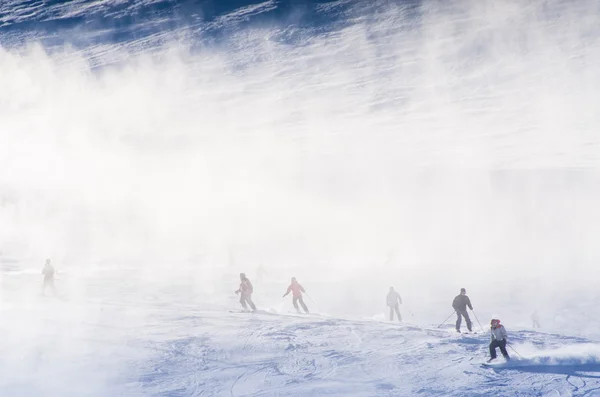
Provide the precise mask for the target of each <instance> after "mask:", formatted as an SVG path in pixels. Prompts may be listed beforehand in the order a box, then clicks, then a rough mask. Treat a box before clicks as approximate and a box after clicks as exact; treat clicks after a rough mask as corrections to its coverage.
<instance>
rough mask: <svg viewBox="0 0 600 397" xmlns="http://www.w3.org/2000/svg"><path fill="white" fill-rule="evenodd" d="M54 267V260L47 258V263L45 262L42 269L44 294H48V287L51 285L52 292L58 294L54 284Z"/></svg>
mask: <svg viewBox="0 0 600 397" xmlns="http://www.w3.org/2000/svg"><path fill="white" fill-rule="evenodd" d="M54 273H55V271H54V267H53V266H52V261H51V260H50V259H46V263H44V268H43V269H42V274H43V275H44V284H42V295H44V296H45V295H46V288H47V287H50V289H51V290H52V293H53V294H54V295H55V296H56V287H55V286H54Z"/></svg>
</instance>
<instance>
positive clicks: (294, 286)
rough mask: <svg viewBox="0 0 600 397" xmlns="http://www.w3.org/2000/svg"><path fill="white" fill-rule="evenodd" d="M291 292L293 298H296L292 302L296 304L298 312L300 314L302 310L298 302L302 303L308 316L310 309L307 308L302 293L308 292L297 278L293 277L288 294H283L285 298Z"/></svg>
mask: <svg viewBox="0 0 600 397" xmlns="http://www.w3.org/2000/svg"><path fill="white" fill-rule="evenodd" d="M290 292H291V293H292V296H293V298H294V299H293V300H292V303H293V304H294V307H295V308H296V311H297V312H298V313H300V308H299V307H298V302H300V305H301V306H302V308H303V309H304V311H305V312H306V313H307V314H308V307H306V304H305V303H304V299H302V293H303V292H306V291H305V290H304V287H303V286H301V285H300V284H299V283H298V281H297V280H296V277H292V283H291V284H290V286H289V287H288V289H287V291H286V293H285V294H283V297H284V298H285V297H286V296H288V294H289V293H290Z"/></svg>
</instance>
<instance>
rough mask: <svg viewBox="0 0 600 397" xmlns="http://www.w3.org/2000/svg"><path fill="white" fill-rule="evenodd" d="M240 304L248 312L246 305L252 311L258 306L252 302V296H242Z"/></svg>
mask: <svg viewBox="0 0 600 397" xmlns="http://www.w3.org/2000/svg"><path fill="white" fill-rule="evenodd" d="M240 303H241V304H242V307H243V308H244V309H246V310H247V309H248V306H247V305H246V303H248V305H250V308H251V309H252V310H256V306H255V305H254V302H252V294H240Z"/></svg>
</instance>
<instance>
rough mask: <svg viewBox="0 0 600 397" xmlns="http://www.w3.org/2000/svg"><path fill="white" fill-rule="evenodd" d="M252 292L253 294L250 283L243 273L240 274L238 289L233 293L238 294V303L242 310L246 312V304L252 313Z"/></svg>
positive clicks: (253, 309)
mask: <svg viewBox="0 0 600 397" xmlns="http://www.w3.org/2000/svg"><path fill="white" fill-rule="evenodd" d="M252 292H254V288H253V287H252V283H251V282H250V280H248V277H246V275H245V274H244V273H240V288H239V289H238V290H237V291H235V293H236V294H240V303H241V304H242V307H243V308H244V310H248V306H246V303H248V305H250V308H252V311H253V312H255V311H256V306H255V305H254V302H252Z"/></svg>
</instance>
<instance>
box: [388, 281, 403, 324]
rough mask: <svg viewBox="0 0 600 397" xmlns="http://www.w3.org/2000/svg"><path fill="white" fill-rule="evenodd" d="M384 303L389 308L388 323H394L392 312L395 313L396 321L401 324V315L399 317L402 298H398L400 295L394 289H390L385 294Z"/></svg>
mask: <svg viewBox="0 0 600 397" xmlns="http://www.w3.org/2000/svg"><path fill="white" fill-rule="evenodd" d="M386 303H387V305H388V306H389V308H390V321H394V312H396V315H397V316H398V321H400V322H402V315H400V305H401V304H402V298H401V297H400V294H399V293H397V292H396V290H394V287H390V292H388V294H387V299H386Z"/></svg>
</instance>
